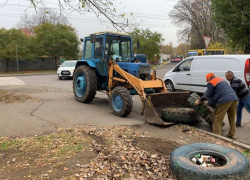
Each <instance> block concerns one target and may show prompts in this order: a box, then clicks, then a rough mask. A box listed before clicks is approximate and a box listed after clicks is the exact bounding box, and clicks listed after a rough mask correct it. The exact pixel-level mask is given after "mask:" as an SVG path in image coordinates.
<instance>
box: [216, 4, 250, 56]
mask: <svg viewBox="0 0 250 180" xmlns="http://www.w3.org/2000/svg"><path fill="white" fill-rule="evenodd" d="M212 8H213V12H214V19H215V21H216V23H217V25H218V26H219V27H221V28H222V29H223V30H224V31H225V33H226V34H227V37H228V39H229V40H230V42H231V43H230V45H231V46H232V47H236V46H237V45H238V46H239V47H240V48H243V49H244V53H245V54H249V53H250V23H249V21H250V15H249V12H250V1H249V0H240V1H238V0H212Z"/></svg>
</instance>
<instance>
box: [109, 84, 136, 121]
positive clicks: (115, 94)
mask: <svg viewBox="0 0 250 180" xmlns="http://www.w3.org/2000/svg"><path fill="white" fill-rule="evenodd" d="M109 104H110V107H111V109H112V110H113V114H114V115H116V116H119V117H126V116H128V115H129V114H130V113H131V112H132V108H133V100H132V97H131V95H130V93H129V91H128V90H127V89H126V88H124V87H120V86H118V87H116V88H114V89H113V90H112V93H111V96H110V101H109Z"/></svg>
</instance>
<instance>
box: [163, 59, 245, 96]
mask: <svg viewBox="0 0 250 180" xmlns="http://www.w3.org/2000/svg"><path fill="white" fill-rule="evenodd" d="M249 64H250V55H213V56H194V57H189V58H186V59H184V60H183V61H182V62H180V63H178V64H177V65H176V66H175V67H174V68H173V69H171V70H170V71H168V72H167V73H166V74H165V75H164V78H163V80H164V82H165V84H166V87H167V89H168V90H169V91H175V90H176V89H180V90H188V91H191V92H198V93H205V92H206V89H207V83H206V75H207V73H210V72H211V73H214V74H215V76H216V77H220V78H223V79H225V80H226V78H225V73H226V72H227V71H233V72H234V75H235V76H236V77H237V78H240V79H241V80H243V81H244V82H245V83H246V85H247V87H248V88H249V87H250V66H249Z"/></svg>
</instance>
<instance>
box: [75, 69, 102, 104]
mask: <svg viewBox="0 0 250 180" xmlns="http://www.w3.org/2000/svg"><path fill="white" fill-rule="evenodd" d="M96 90H97V78H96V74H95V72H94V71H93V70H92V69H91V68H90V67H89V66H86V65H82V66H79V67H78V68H77V69H76V70H75V73H74V77H73V91H74V96H75V98H76V100H77V101H79V102H82V103H90V102H91V101H92V100H93V99H94V98H95V95H96Z"/></svg>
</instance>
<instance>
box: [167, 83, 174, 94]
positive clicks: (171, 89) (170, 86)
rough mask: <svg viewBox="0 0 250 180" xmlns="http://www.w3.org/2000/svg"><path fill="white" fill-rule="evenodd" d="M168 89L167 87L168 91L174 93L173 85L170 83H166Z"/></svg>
mask: <svg viewBox="0 0 250 180" xmlns="http://www.w3.org/2000/svg"><path fill="white" fill-rule="evenodd" d="M166 87H167V90H168V91H171V92H172V91H173V87H172V85H171V83H170V82H167V83H166Z"/></svg>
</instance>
